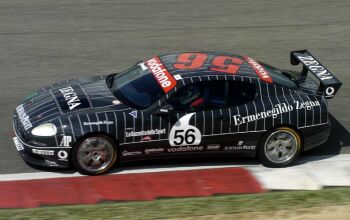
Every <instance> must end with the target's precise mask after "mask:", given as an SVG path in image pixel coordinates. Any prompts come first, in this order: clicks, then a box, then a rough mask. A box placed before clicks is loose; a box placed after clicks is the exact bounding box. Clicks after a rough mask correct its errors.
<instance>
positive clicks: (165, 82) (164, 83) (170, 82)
mask: <svg viewBox="0 0 350 220" xmlns="http://www.w3.org/2000/svg"><path fill="white" fill-rule="evenodd" d="M146 65H147V67H148V69H149V70H150V71H151V72H152V74H153V76H154V78H156V80H157V82H158V84H159V85H160V87H162V89H163V91H164V92H165V93H168V92H169V91H170V90H171V89H172V88H174V87H175V86H176V80H175V79H174V77H173V76H172V75H171V74H170V73H169V72H168V70H167V69H166V68H165V67H164V65H163V64H162V62H161V61H160V60H159V58H158V57H153V58H152V59H150V60H147V61H146Z"/></svg>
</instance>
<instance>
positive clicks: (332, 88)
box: [326, 86, 335, 97]
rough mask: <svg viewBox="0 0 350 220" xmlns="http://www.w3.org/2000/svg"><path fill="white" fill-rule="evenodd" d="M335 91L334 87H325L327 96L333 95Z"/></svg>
mask: <svg viewBox="0 0 350 220" xmlns="http://www.w3.org/2000/svg"><path fill="white" fill-rule="evenodd" d="M334 93H335V89H334V87H332V86H330V87H327V89H326V96H327V97H329V96H333V95H334Z"/></svg>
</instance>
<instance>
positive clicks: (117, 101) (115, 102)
mask: <svg viewBox="0 0 350 220" xmlns="http://www.w3.org/2000/svg"><path fill="white" fill-rule="evenodd" d="M121 103H122V102H121V101H119V100H118V99H115V100H113V101H112V104H113V105H120V104H121Z"/></svg>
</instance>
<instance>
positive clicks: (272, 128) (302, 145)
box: [258, 124, 305, 152]
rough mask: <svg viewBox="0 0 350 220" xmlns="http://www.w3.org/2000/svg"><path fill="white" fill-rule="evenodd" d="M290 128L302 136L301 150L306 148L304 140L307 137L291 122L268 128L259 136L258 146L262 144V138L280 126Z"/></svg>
mask: <svg viewBox="0 0 350 220" xmlns="http://www.w3.org/2000/svg"><path fill="white" fill-rule="evenodd" d="M283 127H285V128H289V129H292V130H293V131H295V132H296V133H297V134H298V135H299V137H300V142H301V143H300V145H301V152H302V151H303V150H304V142H305V137H304V135H303V133H302V132H301V131H300V130H299V129H298V128H297V127H296V126H294V125H291V124H279V125H276V126H273V127H271V128H270V129H268V130H266V131H265V132H264V133H263V134H262V135H261V136H260V138H259V141H258V147H259V146H260V143H261V141H262V139H263V138H264V137H265V135H266V134H268V133H269V132H271V131H273V130H276V129H278V128H283Z"/></svg>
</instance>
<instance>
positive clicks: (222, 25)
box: [0, 0, 350, 174]
mask: <svg viewBox="0 0 350 220" xmlns="http://www.w3.org/2000/svg"><path fill="white" fill-rule="evenodd" d="M349 10H350V1H348V0H338V1H332V0H329V1H319V0H309V1H303V0H295V1H283V4H282V3H281V1H279V0H275V1H258V0H255V1H249V0H240V1H231V0H225V1H216V0H212V1H208V0H195V1H187V0H183V1H177V0H156V1H147V0H146V1H145V0H143V1H142V0H139V1H133V0H129V1H115V0H110V1H107V0H104V1H103V0H101V1H88V0H86V1H70V0H61V1H55V0H49V1H40V0H22V1H17V0H14V1H0V11H1V13H0V76H1V81H0V94H1V95H0V125H1V126H0V155H1V160H0V174H1V173H19V172H21V173H22V172H33V171H35V170H34V169H32V168H30V167H28V166H27V165H26V164H25V163H24V162H23V161H22V159H21V158H20V157H19V155H18V154H17V152H16V150H15V148H14V146H13V144H12V143H11V139H10V135H11V130H12V128H11V127H12V125H11V120H12V112H13V110H14V108H15V107H16V106H17V104H18V103H19V102H20V101H21V100H22V99H23V98H24V97H25V96H26V95H28V94H29V93H31V92H32V91H34V90H35V89H37V88H39V87H41V86H44V85H47V84H50V83H53V82H55V81H58V80H62V79H67V78H77V77H82V76H93V75H99V74H106V73H111V72H118V71H121V70H123V69H125V68H127V67H130V66H131V65H133V64H134V63H135V62H136V61H137V60H140V59H146V58H149V57H151V56H153V55H157V54H162V53H169V52H175V51H224V52H233V53H237V54H247V55H250V56H252V57H254V58H256V59H258V60H263V61H267V62H268V63H270V64H272V65H275V66H278V67H282V68H289V69H291V66H290V64H289V52H290V51H291V50H295V49H305V48H307V49H309V50H310V51H312V53H313V54H314V55H316V56H317V57H319V59H320V60H321V61H322V62H323V64H325V65H326V66H327V67H328V68H329V69H330V70H331V71H332V72H334V73H335V74H336V76H337V77H338V78H339V79H340V80H341V81H342V82H343V83H344V84H343V86H342V88H341V90H340V92H339V93H338V94H337V96H336V98H335V99H334V100H331V101H330V106H331V107H330V111H331V112H332V115H333V116H334V119H333V120H332V124H333V134H332V136H331V138H330V141H329V142H328V143H326V144H325V145H324V146H322V147H321V148H319V149H317V150H315V151H313V152H310V153H308V154H311V155H318V154H339V153H349V152H350V147H349V146H350V141H349V137H350V136H349V132H348V130H349V129H350V114H349V104H350V103H349V98H350V96H349V95H350V86H349V85H350V76H349V65H350V56H349V55H350V23H349V20H350V13H349ZM214 162H215V161H214Z"/></svg>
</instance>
